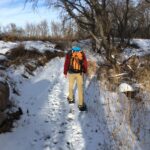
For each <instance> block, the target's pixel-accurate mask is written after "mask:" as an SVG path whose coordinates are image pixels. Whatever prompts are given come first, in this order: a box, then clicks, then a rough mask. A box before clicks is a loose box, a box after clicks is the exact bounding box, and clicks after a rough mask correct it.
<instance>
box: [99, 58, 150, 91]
mask: <svg viewBox="0 0 150 150" xmlns="http://www.w3.org/2000/svg"><path fill="white" fill-rule="evenodd" d="M149 62H150V58H149V56H141V57H138V56H132V57H130V58H129V59H128V60H126V61H125V62H123V63H122V64H118V65H117V66H116V67H114V66H113V65H101V66H99V69H98V78H99V79H100V81H101V84H102V85H103V87H105V88H106V89H107V90H112V91H114V90H116V89H117V88H118V85H119V84H120V83H122V82H127V83H129V84H135V83H137V84H139V85H140V87H139V88H140V90H146V91H150V67H149V66H150V63H149Z"/></svg>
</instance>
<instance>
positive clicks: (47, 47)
mask: <svg viewBox="0 0 150 150" xmlns="http://www.w3.org/2000/svg"><path fill="white" fill-rule="evenodd" d="M22 44H23V45H25V48H26V49H27V50H32V49H36V50H38V51H39V52H41V53H43V52H45V51H54V50H55V49H54V47H55V44H52V43H50V42H48V41H47V42H43V41H24V42H22Z"/></svg>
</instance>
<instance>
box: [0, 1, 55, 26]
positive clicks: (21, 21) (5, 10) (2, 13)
mask: <svg viewBox="0 0 150 150" xmlns="http://www.w3.org/2000/svg"><path fill="white" fill-rule="evenodd" d="M24 2H25V0H0V25H2V26H6V25H8V24H9V23H15V24H16V25H17V26H22V27H24V25H25V24H26V23H27V22H28V23H39V22H40V21H41V20H45V19H46V20H47V21H48V22H49V23H50V22H51V21H52V20H58V14H57V11H56V10H54V9H53V10H50V9H47V8H46V7H45V6H43V4H41V3H40V4H39V5H38V9H37V10H36V11H33V9H32V6H31V4H29V3H28V4H26V6H24Z"/></svg>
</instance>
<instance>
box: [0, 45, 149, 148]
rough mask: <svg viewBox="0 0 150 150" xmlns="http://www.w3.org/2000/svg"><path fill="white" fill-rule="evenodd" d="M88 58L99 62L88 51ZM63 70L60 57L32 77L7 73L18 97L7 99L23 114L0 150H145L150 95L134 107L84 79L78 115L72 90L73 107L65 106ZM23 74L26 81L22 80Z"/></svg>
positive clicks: (2, 137)
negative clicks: (82, 108) (83, 108)
mask: <svg viewBox="0 0 150 150" xmlns="http://www.w3.org/2000/svg"><path fill="white" fill-rule="evenodd" d="M37 43H38V44H39V46H38V47H39V48H41V47H44V46H42V45H41V46H40V42H37ZM28 44H29V45H30V44H31V45H32V42H31V43H30V42H28ZM38 44H37V45H38ZM6 45H7V44H6ZM10 47H11V46H10ZM31 47H33V45H32V46H31ZM45 47H47V46H45ZM35 48H36V47H35ZM41 49H42V48H41ZM43 49H45V48H43ZM87 57H88V59H93V60H95V61H99V60H97V58H95V57H94V55H93V54H92V55H91V53H90V52H88V51H87ZM63 65H64V58H55V59H53V60H51V61H50V62H49V63H47V64H46V65H45V66H44V67H40V68H38V69H37V70H36V71H35V72H34V76H31V75H29V74H27V73H26V72H25V70H24V66H19V67H18V68H16V69H13V67H12V68H9V69H8V70H7V73H8V76H9V79H10V80H11V79H12V80H13V81H14V82H15V84H16V86H17V87H16V88H17V89H19V92H20V96H17V95H15V94H14V93H12V94H11V99H12V100H13V101H14V102H15V103H16V104H17V105H18V106H20V107H21V108H22V110H23V115H22V116H21V119H20V120H19V121H16V122H15V123H14V128H13V129H12V132H8V133H3V134H0V147H1V149H2V150H104V149H106V150H117V149H122V150H125V149H126V150H149V146H150V141H149V139H150V134H149V130H150V127H149V124H150V117H149V116H150V100H149V96H147V97H144V96H143V98H144V102H143V103H142V105H140V104H137V105H136V103H134V101H129V100H128V99H127V97H126V96H125V95H124V94H123V93H116V92H110V91H106V90H104V88H103V87H102V86H101V83H100V81H98V80H97V79H96V77H95V76H93V77H92V78H90V79H89V78H88V77H86V76H85V85H84V89H85V90H84V93H85V102H86V104H87V108H88V111H87V112H80V111H79V110H78V108H77V100H78V93H77V91H75V99H76V103H75V104H74V105H72V106H70V105H69V104H68V103H67V100H66V97H67V95H68V79H66V78H64V75H63ZM24 73H26V75H27V76H28V77H29V79H26V78H23V76H22V74H24ZM124 87H125V86H124V85H123V89H124ZM70 110H71V112H72V113H70ZM131 116H132V117H133V121H132V122H130V121H131ZM145 120H146V121H145Z"/></svg>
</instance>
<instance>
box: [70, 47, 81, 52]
mask: <svg viewBox="0 0 150 150" xmlns="http://www.w3.org/2000/svg"><path fill="white" fill-rule="evenodd" d="M72 50H73V51H77V52H78V51H80V50H81V47H79V46H73V47H72Z"/></svg>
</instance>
